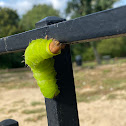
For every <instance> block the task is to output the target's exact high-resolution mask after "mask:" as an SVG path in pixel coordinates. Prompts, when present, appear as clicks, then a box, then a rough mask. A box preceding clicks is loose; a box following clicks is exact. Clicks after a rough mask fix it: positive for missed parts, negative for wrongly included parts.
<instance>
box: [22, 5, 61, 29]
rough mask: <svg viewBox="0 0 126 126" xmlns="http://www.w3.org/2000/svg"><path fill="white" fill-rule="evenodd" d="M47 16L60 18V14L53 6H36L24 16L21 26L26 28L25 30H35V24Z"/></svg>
mask: <svg viewBox="0 0 126 126" xmlns="http://www.w3.org/2000/svg"><path fill="white" fill-rule="evenodd" d="M47 16H59V12H58V11H57V10H55V9H53V7H52V6H51V5H36V6H34V7H33V8H32V10H30V11H28V12H27V13H26V14H25V15H23V17H22V19H21V21H20V25H21V26H23V27H24V30H30V29H33V28H35V23H37V22H38V21H40V20H41V19H43V18H45V17H47Z"/></svg>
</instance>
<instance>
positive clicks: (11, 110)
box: [8, 109, 17, 113]
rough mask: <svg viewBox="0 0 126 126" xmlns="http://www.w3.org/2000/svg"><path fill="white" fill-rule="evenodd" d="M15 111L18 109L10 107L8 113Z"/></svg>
mask: <svg viewBox="0 0 126 126" xmlns="http://www.w3.org/2000/svg"><path fill="white" fill-rule="evenodd" d="M13 112H17V109H10V110H8V113H13Z"/></svg>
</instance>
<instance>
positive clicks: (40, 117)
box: [24, 114, 46, 122]
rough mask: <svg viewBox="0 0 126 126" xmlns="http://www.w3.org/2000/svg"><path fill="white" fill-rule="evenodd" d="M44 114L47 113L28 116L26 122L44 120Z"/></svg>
mask: <svg viewBox="0 0 126 126" xmlns="http://www.w3.org/2000/svg"><path fill="white" fill-rule="evenodd" d="M44 116H46V114H40V115H37V116H34V117H28V118H26V119H25V120H24V121H26V122H37V121H39V120H42V118H43V117H44Z"/></svg>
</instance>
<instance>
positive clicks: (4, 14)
mask: <svg viewBox="0 0 126 126" xmlns="http://www.w3.org/2000/svg"><path fill="white" fill-rule="evenodd" d="M18 23H19V16H18V14H17V13H16V11H14V10H12V9H9V8H0V38H1V37H5V36H10V35H12V34H16V33H19V32H21V31H22V29H21V28H20V27H19V26H18ZM22 55H23V52H18V53H11V54H4V55H0V68H14V67H22V66H24V64H21V61H22V60H23V57H22Z"/></svg>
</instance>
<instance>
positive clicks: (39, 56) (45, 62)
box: [25, 39, 61, 99]
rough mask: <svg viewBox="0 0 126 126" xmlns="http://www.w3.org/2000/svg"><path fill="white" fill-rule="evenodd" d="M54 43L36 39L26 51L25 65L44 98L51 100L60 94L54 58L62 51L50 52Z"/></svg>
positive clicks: (51, 40)
mask: <svg viewBox="0 0 126 126" xmlns="http://www.w3.org/2000/svg"><path fill="white" fill-rule="evenodd" d="M53 41H54V40H53V39H50V40H47V39H36V40H33V41H32V42H31V43H30V44H29V46H28V47H27V48H26V50H25V63H26V64H27V65H28V66H29V67H30V68H31V70H32V72H33V76H34V78H35V79H36V80H37V84H38V86H39V87H40V90H41V92H42V94H43V95H44V97H46V98H50V99H52V98H54V97H55V96H57V95H58V94H59V93H60V91H59V89H58V86H57V84H56V71H55V69H54V59H53V58H52V57H53V56H55V55H58V54H60V53H61V50H59V51H58V52H57V53H55V54H54V53H52V52H51V51H50V48H49V46H50V43H52V42H53Z"/></svg>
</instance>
